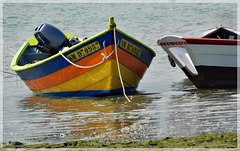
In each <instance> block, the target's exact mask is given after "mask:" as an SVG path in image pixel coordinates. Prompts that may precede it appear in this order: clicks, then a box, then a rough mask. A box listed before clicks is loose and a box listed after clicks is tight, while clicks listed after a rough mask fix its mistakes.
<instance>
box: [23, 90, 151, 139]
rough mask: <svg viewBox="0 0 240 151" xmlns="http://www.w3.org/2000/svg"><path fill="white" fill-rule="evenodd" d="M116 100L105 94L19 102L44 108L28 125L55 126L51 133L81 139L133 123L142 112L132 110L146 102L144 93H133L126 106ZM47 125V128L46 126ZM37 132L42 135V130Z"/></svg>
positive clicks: (29, 98) (36, 97)
mask: <svg viewBox="0 0 240 151" xmlns="http://www.w3.org/2000/svg"><path fill="white" fill-rule="evenodd" d="M116 99H117V98H113V97H104V98H95V99H94V98H93V99H91V98H89V99H79V98H66V99H64V100H63V99H50V98H43V97H39V96H33V97H28V98H26V99H25V103H22V104H23V105H24V106H23V108H25V109H30V110H31V109H33V110H32V112H36V111H44V113H43V114H44V115H39V117H40V118H38V117H35V118H33V119H32V120H31V123H29V124H30V125H31V124H37V125H38V126H40V127H41V125H43V127H44V126H46V125H49V126H51V125H54V129H53V130H52V133H54V134H65V135H66V137H69V138H70V139H72V138H73V139H81V138H86V137H93V136H95V135H99V134H103V133H106V132H111V131H115V130H120V129H122V128H124V127H128V126H130V125H132V124H133V123H134V122H135V121H136V120H138V119H139V118H140V117H141V115H137V116H133V115H134V114H133V115H131V111H132V110H135V111H136V110H138V109H142V108H144V103H145V102H146V101H148V98H147V97H146V96H144V95H134V96H133V97H132V99H131V100H132V102H128V104H126V105H124V103H125V101H121V100H124V98H123V97H122V98H120V99H119V101H116ZM29 114H31V113H29ZM43 116H44V117H46V118H43ZM31 127H35V126H31ZM49 128H50V127H46V129H49ZM43 131H44V130H43ZM39 133H41V134H40V135H43V134H42V133H44V132H39ZM46 135H48V136H50V135H49V134H46ZM52 135H53V134H52ZM114 135H118V134H116V133H114V132H113V133H112V136H109V137H116V136H114ZM36 137H37V136H36ZM49 139H51V138H49Z"/></svg>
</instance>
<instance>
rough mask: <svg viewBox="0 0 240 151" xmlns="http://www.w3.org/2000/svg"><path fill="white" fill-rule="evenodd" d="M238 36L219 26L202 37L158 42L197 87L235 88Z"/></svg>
mask: <svg viewBox="0 0 240 151" xmlns="http://www.w3.org/2000/svg"><path fill="white" fill-rule="evenodd" d="M238 36H240V34H239V32H237V31H234V30H231V29H228V28H224V27H221V26H220V27H218V28H216V29H213V30H209V31H207V32H205V33H204V35H203V37H202V38H183V37H178V36H165V37H162V38H161V39H159V40H158V42H157V43H158V45H160V46H161V47H162V48H163V50H164V51H166V52H167V54H168V55H169V60H170V62H171V64H172V65H173V66H175V63H176V64H177V65H178V66H179V67H180V68H181V69H182V70H183V72H184V73H185V74H186V75H187V76H188V78H189V79H190V80H191V81H192V82H193V84H194V85H195V86H196V87H198V88H236V87H237V68H238V67H237V43H238V42H240V40H239V39H238Z"/></svg>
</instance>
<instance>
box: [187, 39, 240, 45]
mask: <svg viewBox="0 0 240 151" xmlns="http://www.w3.org/2000/svg"><path fill="white" fill-rule="evenodd" d="M182 39H183V40H185V41H186V42H187V43H188V44H206V45H237V43H240V40H236V39H215V38H182Z"/></svg>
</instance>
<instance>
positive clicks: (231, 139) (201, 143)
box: [3, 133, 237, 148]
mask: <svg viewBox="0 0 240 151" xmlns="http://www.w3.org/2000/svg"><path fill="white" fill-rule="evenodd" d="M3 148H237V133H220V134H205V133H202V134H199V135H196V136H192V137H181V138H172V137H166V138H164V139H159V140H148V141H130V142H124V143H121V142H104V141H99V140H90V141H85V140H84V141H83V140H79V141H67V142H65V143H60V144H48V143H44V144H33V145H25V144H23V143H21V142H11V143H10V144H3Z"/></svg>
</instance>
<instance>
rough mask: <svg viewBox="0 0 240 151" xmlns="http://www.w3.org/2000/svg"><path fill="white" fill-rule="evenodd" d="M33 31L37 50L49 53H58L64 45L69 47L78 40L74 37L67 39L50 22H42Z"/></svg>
mask: <svg viewBox="0 0 240 151" xmlns="http://www.w3.org/2000/svg"><path fill="white" fill-rule="evenodd" d="M35 31H36V32H35V33H34V36H35V37H36V39H37V40H38V46H37V48H38V50H40V51H41V52H45V53H47V54H49V55H54V54H56V53H58V51H59V50H60V49H62V48H63V47H65V46H69V47H71V46H72V45H75V44H77V43H79V42H80V41H79V40H78V39H77V38H74V37H73V38H74V39H73V38H72V39H67V37H66V36H65V35H64V33H63V32H61V31H60V30H59V29H57V28H56V27H54V26H52V25H50V24H42V25H40V26H39V27H37V28H36V29H35Z"/></svg>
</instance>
